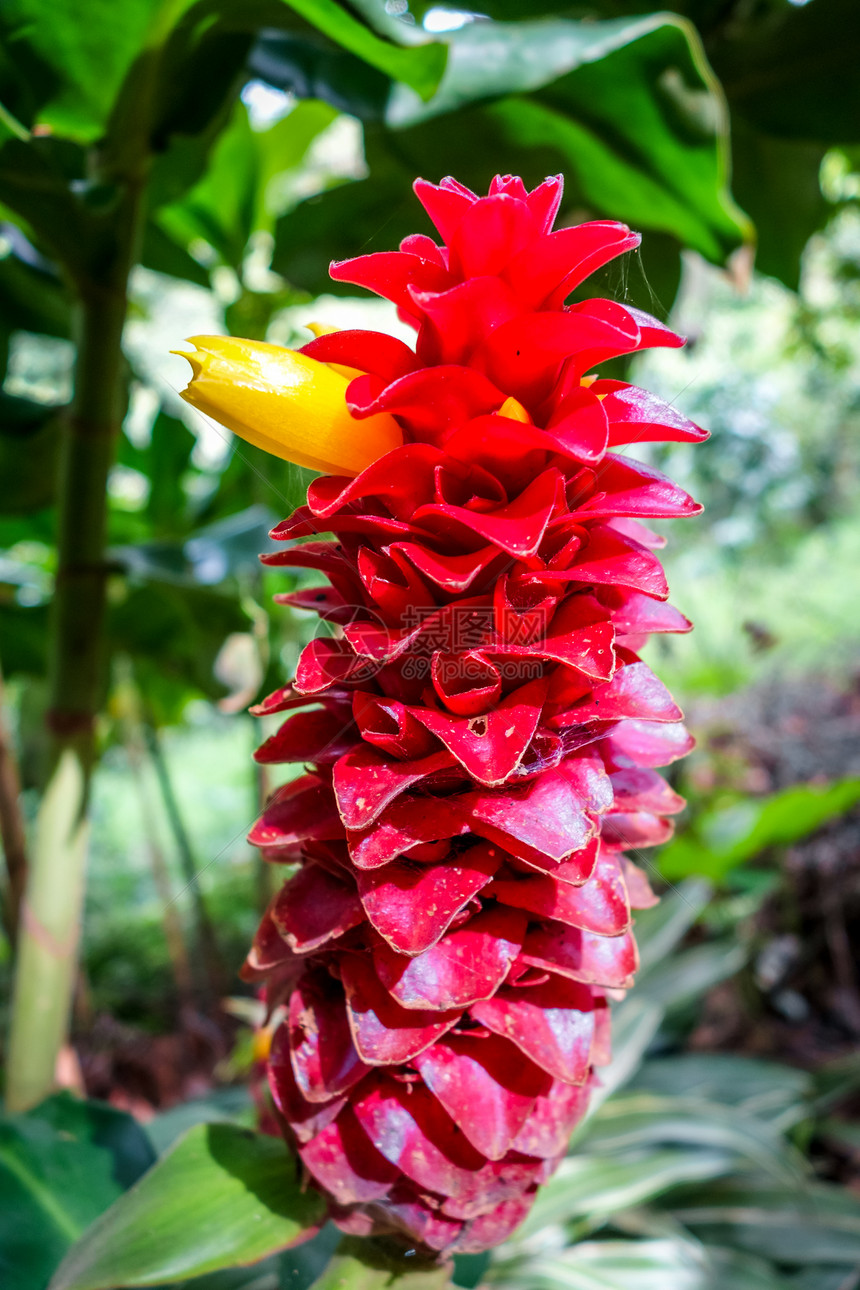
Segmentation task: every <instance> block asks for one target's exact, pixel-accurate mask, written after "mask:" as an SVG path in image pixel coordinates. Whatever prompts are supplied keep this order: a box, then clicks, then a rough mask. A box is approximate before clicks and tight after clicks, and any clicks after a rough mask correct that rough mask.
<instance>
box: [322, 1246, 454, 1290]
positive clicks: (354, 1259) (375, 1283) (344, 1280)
mask: <svg viewBox="0 0 860 1290" xmlns="http://www.w3.org/2000/svg"><path fill="white" fill-rule="evenodd" d="M451 1272H452V1266H451V1264H450V1262H448V1261H447V1260H445V1261H443V1262H441V1263H440V1262H438V1261H437V1260H432V1261H430V1260H427V1258H426V1257H423V1256H422V1255H421V1254H419V1253H418V1252H417V1251H415V1250H413V1251H411V1252H410V1253H408V1254H407V1253H406V1251H405V1250H404V1249H403V1247H402V1246H401V1247H396V1246H394V1244H393V1243H390V1242H387V1241H382V1240H367V1239H358V1238H357V1237H354V1236H347V1237H344V1239H343V1240H342V1241H341V1243H340V1245H339V1246H338V1247H337V1250H336V1251H335V1255H334V1258H333V1259H332V1260H331V1262H330V1263H329V1264H328V1267H327V1268H326V1270H325V1272H323V1274H322V1276H321V1277H320V1278H319V1280H317V1281H315V1282H314V1284H313V1285H312V1286H311V1290H451Z"/></svg>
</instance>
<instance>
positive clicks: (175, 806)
mask: <svg viewBox="0 0 860 1290" xmlns="http://www.w3.org/2000/svg"><path fill="white" fill-rule="evenodd" d="M145 735H146V742H147V745H148V747H149V754H150V757H151V758H152V765H153V768H154V770H155V774H156V778H157V780H158V785H159V788H160V789H161V796H162V800H163V802H164V809H165V812H166V814H167V819H168V821H169V824H170V829H171V832H172V833H173V837H174V841H175V842H176V849H177V852H178V854H179V861H180V864H181V866H182V874H183V877H184V879H185V890H186V891H187V892H188V895H189V897H190V899H191V904H192V908H193V910H194V922H195V928H196V933H197V936H196V939H197V949H198V953H199V955H200V964H201V967H202V969H203V972H202V976H203V986H204V993H205V996H206V1002H207V1004H208V1005H209V1007H210V1008H212V1007H214V1005H215V1003H216V1001H217V999H218V998H220V996H221V995H222V994H223V993H224V992H225V990H226V980H225V972H224V965H223V962H222V959H221V953H220V950H219V948H218V938H217V936H216V935H215V927H214V925H213V923H212V919H211V918H210V917H209V910H208V909H207V907H206V900H205V898H204V896H203V889H202V888H201V886H200V875H199V873H198V870H197V862H196V860H195V858H194V850H193V848H192V846H191V839H190V837H189V836H188V830H187V829H186V827H185V821H184V820H183V818H182V811H181V810H180V808H179V801H178V798H177V796H176V792H175V791H174V787H173V780H172V778H171V775H170V769H169V767H168V765H167V759H166V757H165V755H164V749H163V747H162V744H161V740H160V738H159V736H158V731H157V730H156V728H155V726H154V725H147V726H146V727H145Z"/></svg>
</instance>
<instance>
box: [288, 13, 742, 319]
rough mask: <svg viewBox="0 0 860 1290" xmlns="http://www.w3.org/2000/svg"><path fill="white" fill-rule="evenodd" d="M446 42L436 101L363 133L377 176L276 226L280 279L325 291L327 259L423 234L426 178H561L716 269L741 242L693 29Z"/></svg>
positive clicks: (719, 116) (562, 30)
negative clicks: (417, 231) (421, 182)
mask: <svg viewBox="0 0 860 1290" xmlns="http://www.w3.org/2000/svg"><path fill="white" fill-rule="evenodd" d="M450 43H451V57H450V63H449V67H448V70H447V71H446V74H445V76H444V78H443V80H442V84H441V86H440V89H439V92H438V94H437V95H436V96H434V98H433V99H432V100H431V101H430V102H429V103H428V104H426V105H422V104H421V103H420V102H419V101H418V99H417V97H416V96H415V95H410V94H409V92H408V91H407V90H405V89H403V88H402V87H401V88H400V89H398V90H396V91H395V93H394V96H393V99H392V104H391V107H390V109H389V112H388V117H387V125H386V127H385V128H383V127H381V126H374V127H372V128H370V127H369V128H368V131H367V136H366V150H367V160H368V165H369V168H370V176H371V177H370V179H369V180H366V181H360V182H359V183H355V184H350V185H347V186H345V187H343V188H340V189H337V190H334V191H333V192H329V193H326V194H324V195H323V196H321V197H318V198H314V199H311V201H310V202H308V203H306V204H304V205H303V206H301V207H300V208H299V209H298V210H297V211H295V212H292V213H291V214H289V215H287V216H286V217H285V218H284V219H283V220H282V221H281V222H280V224H279V228H278V244H277V250H276V267H277V268H278V269H279V271H280V272H282V273H284V275H285V276H287V277H288V278H289V279H290V280H291V281H294V282H296V283H297V284H299V285H301V286H304V287H307V288H308V289H309V290H312V291H321V290H325V289H326V286H327V268H328V262H329V260H330V259H331V258H332V256H334V257H336V258H344V257H346V256H349V255H355V254H358V253H360V252H361V251H367V250H376V249H382V248H384V247H390V246H393V245H396V243H397V241H398V240H399V239H400V238H401V237H403V236H404V235H405V234H406V233H407V232H410V231H412V230H413V229H414V228H415V227H416V225H420V224H422V223H423V220H422V217H421V215H420V212H418V210H417V208H416V206H415V203H414V201H412V200H411V198H410V193H409V185H410V184H411V182H412V180H413V179H414V178H415V176H416V175H419V174H420V175H423V176H424V177H425V178H428V179H434V180H438V179H439V178H440V177H441V176H442V175H443V174H454V175H456V176H457V177H458V178H459V179H461V180H462V181H463V182H465V183H467V184H469V185H470V186H472V187H473V188H475V189H476V190H481V189H486V185H487V183H488V182H489V180H490V178H491V177H492V175H493V174H495V173H496V172H497V171H500V172H504V171H510V172H515V173H520V174H523V175H524V177H525V178H527V179H528V180H530V181H532V182H537V181H539V180H540V179H541V178H542V177H543V176H544V175H545V174H546V173H548V172H551V171H553V170H562V171H564V172H565V174H566V177H567V181H568V188H567V194H566V202H567V209H569V210H570V209H576V210H579V211H581V210H583V209H585V210H589V211H592V212H594V213H597V214H602V215H610V216H612V217H614V218H620V219H626V220H629V221H630V222H632V223H634V224H636V225H638V226H639V227H642V228H645V229H651V230H654V231H655V232H656V231H659V232H661V233H662V234H665V235H667V236H670V237H671V238H672V239H674V241H675V244H677V243H683V244H684V245H688V246H692V247H695V248H696V249H697V250H700V251H701V252H702V253H703V254H704V255H707V256H708V257H710V258H711V259H714V260H717V261H721V260H722V259H724V258H725V256H726V255H727V254H728V252H729V251H730V250H731V249H732V248H733V247H734V246H736V245H737V244H738V243H739V241H740V240H741V238H742V236H743V235H744V234H745V232H746V224H745V222H744V220H743V218H742V217H741V216H740V215H739V213H738V211H737V210H736V208H735V207H734V206H733V205H732V202H731V199H730V198H729V196H728V191H727V187H726V174H725V169H726V167H725V152H726V137H727V136H726V118H725V112H724V108H723V104H722V99H721V97H720V93H719V89H718V87H717V85H716V83H715V81H714V79H713V76H712V74H711V73H710V71H709V69H708V66H707V63H706V62H705V60H704V57H703V55H702V53H701V49H700V47H699V44H698V39H697V37H696V34H695V31H694V29H693V28H692V27H691V26H690V25H689V24H686V23H684V22H683V21H682V20H680V19H672V18H667V17H666V16H665V15H658V16H654V17H649V18H647V19H645V18H640V19H634V20H627V19H625V20H616V21H611V22H606V23H579V22H571V21H565V20H559V21H554V22H525V23H510V24H494V23H475V24H473V25H471V26H468V27H466V28H464V29H463V30H462V31H461V32H458V33H455V34H454V35H453V36H452V37H451V38H450ZM443 114H447V115H446V116H445V119H444V120H440V119H439V118H440V117H442V115H443ZM646 250H647V241H646ZM673 255H674V260H673V264H674V268H673V269H672V271H671V273H670V274H669V275H668V276H667V281H669V282H671V276H672V273H674V271H675V269H676V268H677V249H675V250H674V252H673ZM646 270H647V260H646ZM661 276H662V275H661ZM664 290H666V289H665V288H664ZM667 294H668V292H667ZM665 303H666V304H667V305H668V304H669V303H671V300H670V299H668V300H666V301H665Z"/></svg>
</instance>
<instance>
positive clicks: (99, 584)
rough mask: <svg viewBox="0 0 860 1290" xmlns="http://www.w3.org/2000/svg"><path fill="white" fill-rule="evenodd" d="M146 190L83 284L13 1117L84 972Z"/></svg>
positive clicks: (125, 206) (129, 200)
mask: <svg viewBox="0 0 860 1290" xmlns="http://www.w3.org/2000/svg"><path fill="white" fill-rule="evenodd" d="M141 192H142V188H141V185H140V184H139V183H137V182H131V181H129V182H128V183H127V184H126V186H125V187H124V189H123V190H122V193H121V196H120V197H119V199H118V201H117V204H116V206H115V208H114V209H113V210H112V211H111V212H110V213H109V214H108V215H104V216H100V217H98V225H99V226H98V237H97V239H95V243H94V244H95V245H97V251H96V252H94V253H93V255H92V257H91V262H90V264H89V265H88V269H87V273H86V274H85V275H84V274H81V275H80V276H79V277H78V279H77V281H76V287H77V290H78V307H77V358H76V365H75V393H74V399H73V402H72V407H71V412H70V415H68V417H67V418H66V420H65V422H64V427H63V444H62V455H61V464H60V478H59V491H58V510H59V514H58V535H57V578H56V584H55V588H54V599H53V605H52V622H51V637H50V646H49V648H50V662H49V708H48V718H47V720H48V727H49V733H50V736H51V759H50V767H49V773H48V780H47V788H46V791H45V794H44V798H43V801H42V805H41V807H40V810H39V814H38V817H37V821H36V829H35V844H34V849H33V856H32V862H31V866H30V873H29V878H28V883H27V889H26V894H25V898H24V902H23V906H22V911H21V928H20V935H19V943H18V958H17V964H16V974H15V987H14V994H13V1002H12V1019H11V1030H10V1038H9V1056H8V1065H7V1082H6V1101H7V1105H8V1107H9V1109H10V1110H24V1109H26V1108H27V1107H30V1106H33V1105H35V1104H36V1103H37V1102H39V1101H41V1100H42V1099H43V1098H44V1097H46V1096H47V1095H48V1094H49V1093H50V1092H51V1090H52V1088H53V1087H54V1080H55V1069H56V1061H57V1055H58V1053H59V1051H60V1049H61V1047H62V1045H63V1043H64V1042H65V1039H66V1034H67V1030H68V1024H69V1013H70V1007H71V1000H72V994H73V989H74V983H75V976H76V971H77V960H78V942H79V938H80V925H81V915H82V906H83V894H84V872H85V867H86V856H87V842H88V827H87V805H88V799H89V787H90V777H91V773H92V768H93V763H94V760H95V751H96V749H95V722H96V716H97V714H98V711H99V709H100V707H101V703H102V697H103V689H104V677H103V666H104V658H103V655H104V621H105V602H106V595H105V591H106V581H107V576H108V572H109V570H108V566H107V564H106V562H105V542H106V530H107V481H108V472H109V471H110V468H111V465H112V464H113V460H114V455H115V449H116V441H117V437H118V434H119V429H120V424H121V420H122V398H121V391H122V373H123V354H122V332H123V324H124V322H125V315H126V309H127V287H128V275H129V272H130V270H131V266H132V264H133V263H134V256H135V251H136V246H137V236H138V223H139V217H140V209H141ZM93 218H94V223H95V222H96V217H95V216H94V217H93Z"/></svg>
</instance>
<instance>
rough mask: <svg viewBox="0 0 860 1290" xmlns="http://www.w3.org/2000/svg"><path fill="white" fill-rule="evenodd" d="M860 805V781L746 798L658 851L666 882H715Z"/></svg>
mask: <svg viewBox="0 0 860 1290" xmlns="http://www.w3.org/2000/svg"><path fill="white" fill-rule="evenodd" d="M858 802H860V779H841V780H836V781H835V782H834V783H832V784H795V785H793V786H792V787H791V788H786V789H783V791H782V792H780V793H774V794H773V795H772V796H770V797H763V798H744V800H743V801H741V802H738V803H736V804H734V805H732V806H728V807H723V808H721V809H720V810H715V811H710V812H707V813H705V814H704V815H702V816H700V818H699V819H698V820H697V822H696V825H695V827H694V829H692V830H690V831H689V832H688V833H685V834H682V835H681V836H680V837H679V838H677V839H674V840H673V841H672V842H670V843H669V844H668V845H667V846H665V847H663V849H662V851H661V852H660V857H659V864H660V870H661V872H662V873H663V874H664V875H665V876H666V877H667V878H678V877H681V876H686V875H687V874H690V873H694V872H695V873H699V874H702V875H705V876H707V877H708V878H712V879H715V880H716V881H719V880H720V879H722V878H725V876H726V874H728V873H729V872H730V871H731V870H732V869H734V868H735V867H736V866H737V865H740V864H743V863H744V862H745V861H747V860H751V859H753V857H755V856H757V855H760V854H761V852H762V851H765V850H766V849H767V848H768V847H773V846H788V845H790V844H791V843H793V842H798V841H800V839H801V838H805V837H808V836H809V835H810V834H811V833H815V832H816V831H817V830H818V829H820V828H821V827H822V826H823V825H824V824H827V823H828V821H830V820H832V819H836V818H838V817H839V816H840V815H844V814H845V813H846V811H850V810H851V809H852V808H853V807H854V806H856V805H857V803H858Z"/></svg>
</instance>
